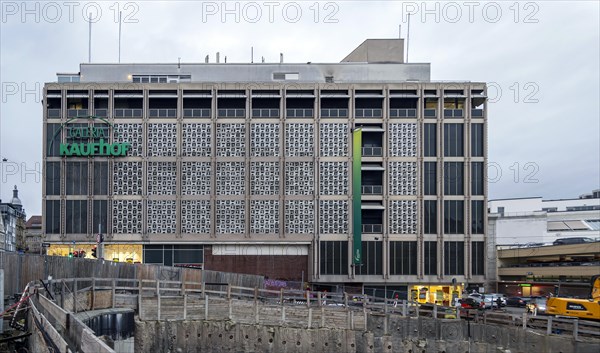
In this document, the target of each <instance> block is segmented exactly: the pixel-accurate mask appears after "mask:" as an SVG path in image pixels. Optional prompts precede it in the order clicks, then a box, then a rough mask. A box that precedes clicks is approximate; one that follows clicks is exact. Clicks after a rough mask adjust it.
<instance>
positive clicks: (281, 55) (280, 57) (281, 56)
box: [279, 53, 283, 64]
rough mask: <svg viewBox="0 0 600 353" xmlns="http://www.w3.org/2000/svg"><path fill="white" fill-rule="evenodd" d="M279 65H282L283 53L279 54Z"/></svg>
mask: <svg viewBox="0 0 600 353" xmlns="http://www.w3.org/2000/svg"><path fill="white" fill-rule="evenodd" d="M279 63H280V64H283V53H279Z"/></svg>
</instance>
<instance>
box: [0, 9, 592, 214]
mask: <svg viewBox="0 0 600 353" xmlns="http://www.w3.org/2000/svg"><path fill="white" fill-rule="evenodd" d="M23 4H24V3H23V2H21V1H4V0H2V1H1V5H2V9H1V10H2V18H1V22H0V26H1V27H0V29H1V34H0V39H1V43H0V59H1V63H0V73H1V77H0V81H1V82H2V100H1V111H0V113H1V115H0V155H1V156H2V158H6V159H7V160H8V161H7V162H4V163H2V176H1V177H2V180H1V181H0V185H1V189H0V196H1V198H2V199H3V201H8V200H9V199H10V197H11V190H12V188H13V185H15V184H16V185H17V186H18V187H19V189H20V196H21V199H22V201H23V204H24V206H25V208H26V210H27V213H28V215H34V214H41V197H42V184H41V161H42V105H41V102H40V100H41V90H42V87H43V85H44V82H52V81H55V80H56V73H57V72H78V71H79V63H81V62H87V60H88V23H87V20H86V17H87V15H84V14H85V13H92V19H93V21H95V22H94V24H93V26H92V62H103V63H106V62H116V61H117V58H118V20H117V18H118V16H116V14H118V12H119V10H121V11H122V19H123V25H122V44H121V62H134V63H148V62H177V60H178V58H181V61H182V62H184V63H186V62H187V63H191V62H204V57H205V56H206V55H210V57H211V61H214V57H215V53H216V52H220V53H221V58H223V57H224V56H227V61H228V62H249V61H250V47H251V46H253V47H254V57H255V61H257V62H258V61H260V58H261V57H264V58H265V60H266V61H267V62H278V61H279V53H284V59H285V61H286V62H299V63H305V62H308V61H312V62H339V61H340V60H341V59H342V58H344V57H345V56H346V54H348V53H349V52H350V51H351V50H352V49H353V48H355V47H356V46H358V45H359V44H360V43H361V42H362V41H363V40H365V39H367V38H397V37H398V35H399V30H398V26H399V25H400V24H401V25H402V36H403V37H406V31H407V29H408V25H407V18H408V14H409V13H410V14H412V15H411V16H410V48H409V62H430V63H431V65H432V66H431V67H432V80H459V81H482V82H488V83H489V84H490V88H489V93H488V95H489V96H490V105H489V126H488V132H489V145H488V148H489V149H488V153H489V161H490V166H489V179H490V180H489V197H490V198H491V199H497V198H509V197H526V196H542V197H544V198H573V197H577V196H579V195H580V194H583V193H587V192H590V191H591V190H592V189H598V188H600V112H599V97H600V91H599V82H600V69H599V62H600V55H599V42H600V27H599V11H600V9H599V5H598V2H597V1H579V2H577V1H543V2H524V1H522V2H519V3H516V2H514V1H507V2H462V1H459V2H427V3H423V2H421V1H417V2H408V1H404V2H400V1H397V2H396V1H385V2H374V1H333V2H315V1H297V2H289V3H288V2H277V1H267V2H262V1H257V2H234V1H227V5H226V8H225V7H224V6H223V2H222V1H216V2H200V1H168V2H167V1H130V2H126V1H123V2H115V1H97V2H63V1H56V2H27V4H26V5H25V6H26V8H25V7H24V5H23ZM423 4H425V7H424V6H423ZM222 60H223V59H222ZM36 90H37V91H36ZM36 92H37V93H36ZM36 171H38V172H39V173H38V172H36Z"/></svg>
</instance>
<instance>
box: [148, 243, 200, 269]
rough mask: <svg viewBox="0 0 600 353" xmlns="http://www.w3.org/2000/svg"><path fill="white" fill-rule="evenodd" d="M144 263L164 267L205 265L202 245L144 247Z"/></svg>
mask: <svg viewBox="0 0 600 353" xmlns="http://www.w3.org/2000/svg"><path fill="white" fill-rule="evenodd" d="M144 263H147V264H158V265H164V266H177V265H200V264H202V263H204V247H203V246H202V245H144Z"/></svg>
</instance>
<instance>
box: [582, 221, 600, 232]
mask: <svg viewBox="0 0 600 353" xmlns="http://www.w3.org/2000/svg"><path fill="white" fill-rule="evenodd" d="M585 223H587V225H588V226H589V227H590V229H592V230H600V219H586V220H585Z"/></svg>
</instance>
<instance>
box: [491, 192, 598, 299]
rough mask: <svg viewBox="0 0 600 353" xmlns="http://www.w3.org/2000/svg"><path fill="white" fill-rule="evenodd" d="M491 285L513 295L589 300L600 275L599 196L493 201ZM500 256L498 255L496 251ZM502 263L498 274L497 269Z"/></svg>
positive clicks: (594, 194)
mask: <svg viewBox="0 0 600 353" xmlns="http://www.w3.org/2000/svg"><path fill="white" fill-rule="evenodd" d="M488 206H489V211H490V214H489V216H488V217H489V218H488V221H489V226H488V230H489V240H490V243H496V244H497V251H494V252H492V253H490V260H491V261H490V262H489V264H490V266H488V278H489V279H490V281H489V284H490V286H491V287H493V281H492V279H493V278H496V277H497V279H498V283H497V286H498V290H500V291H501V292H503V293H508V294H514V295H547V294H548V293H556V292H560V294H561V295H571V296H581V297H585V295H587V293H589V280H590V278H591V277H592V276H593V275H597V274H600V190H594V191H592V192H591V193H589V194H584V195H581V196H580V197H579V198H574V199H561V200H544V199H542V198H541V197H530V198H517V199H502V200H491V201H490V202H489V204H488ZM494 250H495V249H494ZM494 263H497V272H496V273H493V272H492V271H494V270H496V269H495V266H492V264H494Z"/></svg>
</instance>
